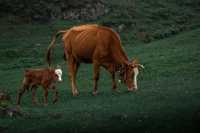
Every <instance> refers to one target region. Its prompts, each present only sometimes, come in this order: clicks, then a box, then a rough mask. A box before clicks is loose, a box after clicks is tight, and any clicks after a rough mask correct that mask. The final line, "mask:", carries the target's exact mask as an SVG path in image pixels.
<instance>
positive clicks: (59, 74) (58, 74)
mask: <svg viewBox="0 0 200 133" xmlns="http://www.w3.org/2000/svg"><path fill="white" fill-rule="evenodd" d="M55 74H56V76H57V80H58V81H59V82H62V69H61V68H57V69H55Z"/></svg>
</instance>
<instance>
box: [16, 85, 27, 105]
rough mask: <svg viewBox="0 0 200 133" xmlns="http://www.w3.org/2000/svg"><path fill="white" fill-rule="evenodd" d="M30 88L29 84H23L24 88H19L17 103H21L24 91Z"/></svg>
mask: <svg viewBox="0 0 200 133" xmlns="http://www.w3.org/2000/svg"><path fill="white" fill-rule="evenodd" d="M28 88H29V85H26V84H23V87H22V89H20V90H19V92H18V95H17V105H20V103H21V97H22V95H23V94H24V92H25V91H26V90H28Z"/></svg>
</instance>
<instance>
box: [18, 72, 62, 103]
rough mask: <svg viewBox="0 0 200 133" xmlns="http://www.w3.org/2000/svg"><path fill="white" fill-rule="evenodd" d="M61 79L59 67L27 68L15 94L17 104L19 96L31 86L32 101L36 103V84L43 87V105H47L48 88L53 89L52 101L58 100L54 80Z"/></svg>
mask: <svg viewBox="0 0 200 133" xmlns="http://www.w3.org/2000/svg"><path fill="white" fill-rule="evenodd" d="M57 81H60V82H61V81H62V70H61V69H60V68H57V69H52V68H45V69H27V70H25V74H24V79H23V82H22V88H21V89H20V90H19V93H18V96H17V105H20V101H21V97H22V95H23V94H24V92H25V91H26V90H29V88H31V91H32V103H33V104H34V105H35V104H36V98H35V94H36V89H37V87H38V86H42V87H43V89H44V105H47V103H48V102H47V101H48V100H47V97H48V89H52V90H54V93H55V94H54V100H53V103H55V102H57V100H58V91H57V89H56V86H55V85H56V82H57Z"/></svg>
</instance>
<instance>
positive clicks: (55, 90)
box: [52, 86, 58, 104]
mask: <svg viewBox="0 0 200 133" xmlns="http://www.w3.org/2000/svg"><path fill="white" fill-rule="evenodd" d="M52 89H53V91H54V99H53V104H55V103H56V102H57V101H58V90H57V89H56V87H55V86H53V87H52Z"/></svg>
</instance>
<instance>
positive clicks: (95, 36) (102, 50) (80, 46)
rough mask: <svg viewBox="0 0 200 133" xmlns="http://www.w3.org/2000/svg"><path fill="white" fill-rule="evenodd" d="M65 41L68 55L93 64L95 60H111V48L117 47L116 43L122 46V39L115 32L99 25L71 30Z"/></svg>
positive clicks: (64, 38) (64, 37) (65, 36)
mask: <svg viewBox="0 0 200 133" xmlns="http://www.w3.org/2000/svg"><path fill="white" fill-rule="evenodd" d="M63 40H64V43H65V44H64V47H65V49H66V50H67V53H68V54H69V55H70V56H73V57H74V58H76V59H77V60H79V61H83V62H92V60H93V59H94V58H107V59H108V58H111V57H112V51H111V48H112V47H115V46H114V45H116V41H117V43H118V44H117V45H120V39H119V38H118V36H117V34H116V33H115V32H114V31H112V30H111V29H110V28H107V27H103V26H97V25H84V26H79V27H74V28H71V29H70V30H69V31H68V32H67V33H66V34H65V35H64V36H63ZM118 47H119V48H121V47H120V46H118ZM110 60H112V59H110Z"/></svg>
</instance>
